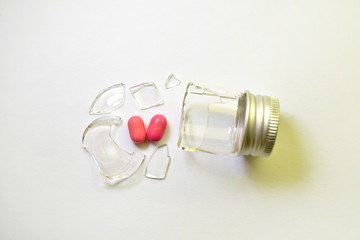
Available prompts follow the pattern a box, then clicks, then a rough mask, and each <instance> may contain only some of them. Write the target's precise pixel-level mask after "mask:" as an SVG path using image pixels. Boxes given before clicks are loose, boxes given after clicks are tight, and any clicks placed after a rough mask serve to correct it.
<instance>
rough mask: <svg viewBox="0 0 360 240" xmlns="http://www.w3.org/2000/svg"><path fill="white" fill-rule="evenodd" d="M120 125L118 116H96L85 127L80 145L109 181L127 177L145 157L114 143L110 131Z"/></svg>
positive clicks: (114, 181)
mask: <svg viewBox="0 0 360 240" xmlns="http://www.w3.org/2000/svg"><path fill="white" fill-rule="evenodd" d="M120 126H121V118H120V117H115V116H112V117H101V118H97V119H95V120H94V121H93V122H92V123H91V124H90V125H89V126H88V127H87V128H86V129H85V131H84V134H83V137H82V146H83V147H84V148H85V150H86V151H87V152H88V153H89V154H90V155H91V156H92V158H93V159H94V160H95V162H96V164H97V166H98V169H99V171H100V174H101V175H103V176H104V177H105V178H106V179H107V180H109V182H111V183H116V182H120V181H123V180H125V179H127V178H129V177H130V176H131V175H133V174H134V173H135V172H136V170H137V169H138V168H139V167H140V166H141V164H142V163H143V161H144V159H145V155H143V154H141V153H138V152H134V153H128V152H126V151H124V150H123V149H121V148H120V147H119V146H118V145H117V144H116V142H115V141H114V139H113V137H112V131H114V130H116V128H118V127H120Z"/></svg>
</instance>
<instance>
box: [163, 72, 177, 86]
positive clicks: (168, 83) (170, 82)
mask: <svg viewBox="0 0 360 240" xmlns="http://www.w3.org/2000/svg"><path fill="white" fill-rule="evenodd" d="M180 83H181V81H180V80H179V79H178V78H177V77H175V76H174V74H170V75H169V76H168V78H167V80H166V82H165V88H173V87H176V86H179V85H180Z"/></svg>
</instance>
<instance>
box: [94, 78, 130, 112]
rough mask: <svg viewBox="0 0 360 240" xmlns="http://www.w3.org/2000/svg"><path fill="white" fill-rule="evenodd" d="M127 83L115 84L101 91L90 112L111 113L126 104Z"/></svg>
mask: <svg viewBox="0 0 360 240" xmlns="http://www.w3.org/2000/svg"><path fill="white" fill-rule="evenodd" d="M124 102H125V85H124V84H123V83H120V84H116V85H113V86H111V87H108V88H105V89H103V90H101V91H100V93H99V94H98V95H97V96H96V98H95V100H94V101H93V102H92V104H91V106H90V108H89V113H90V114H105V113H111V112H113V111H115V110H116V109H118V108H120V107H121V106H122V105H124Z"/></svg>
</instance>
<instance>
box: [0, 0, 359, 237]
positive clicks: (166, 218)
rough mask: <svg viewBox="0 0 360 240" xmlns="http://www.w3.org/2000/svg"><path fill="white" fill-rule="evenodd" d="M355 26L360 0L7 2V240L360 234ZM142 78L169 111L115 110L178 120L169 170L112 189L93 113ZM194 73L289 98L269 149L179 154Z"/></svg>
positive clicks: (3, 222) (3, 5) (2, 168)
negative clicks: (91, 147) (97, 100)
mask: <svg viewBox="0 0 360 240" xmlns="http://www.w3.org/2000/svg"><path fill="white" fill-rule="evenodd" d="M359 24H360V2H359V1H358V0H354V1H310V0H309V1H297V2H294V1H110V0H105V1H80V0H75V1H74V0H71V1H70V0H67V1H54V0H52V1H49V0H46V1H45V0H43V1H37V0H35V1H21V0H18V1H17V0H2V1H0V109H1V110H2V113H1V117H0V124H1V127H0V146H1V147H0V213H1V214H0V239H38V240H39V239H302V240H303V239H326V240H328V239H359V238H360V229H359V223H360V205H359V203H360V190H359V189H360V188H359V185H360V174H359V169H360V161H359V154H358V148H359V135H360V128H359V120H360V119H359V116H360V113H359V109H360V104H359V101H358V93H359V87H360V67H359V64H360V44H359V43H360V27H359V26H360V25H359ZM170 73H174V74H175V76H177V77H178V78H179V79H181V80H182V84H181V85H180V87H177V88H174V89H169V90H165V89H164V85H163V84H164V82H165V80H166V78H167V76H168V75H169V74H170ZM145 81H154V82H155V83H157V84H158V87H159V89H160V91H161V94H162V96H163V98H164V100H165V102H166V103H165V105H163V106H162V107H159V108H153V109H149V110H146V111H140V110H139V109H138V108H137V107H136V105H135V104H134V102H133V100H132V99H131V98H130V97H129V96H127V99H126V103H125V106H124V108H122V109H121V110H119V111H118V112H117V113H118V114H119V115H121V116H123V117H124V119H125V120H127V119H128V118H129V117H130V116H131V115H133V114H137V115H141V116H143V117H144V120H145V121H146V122H147V123H148V122H149V121H150V118H151V116H152V115H153V114H155V113H163V114H164V115H166V116H167V117H168V120H169V123H170V129H169V132H168V135H167V142H168V144H169V147H170V152H171V155H172V162H171V166H170V169H169V173H168V178H167V179H166V180H165V181H155V180H151V179H146V178H145V177H144V176H143V174H144V169H142V170H141V172H140V173H139V175H138V176H136V177H135V178H133V179H131V180H130V181H129V182H126V183H124V184H121V185H118V186H116V187H109V186H107V185H106V184H104V183H103V182H102V181H101V178H100V176H99V175H98V172H97V169H96V167H95V164H94V162H93V160H92V159H91V158H90V156H89V155H88V154H87V153H86V152H85V151H84V150H83V149H82V147H81V136H82V132H83V130H84V129H85V127H86V126H87V125H88V124H89V123H90V122H91V121H92V120H93V119H95V117H93V116H90V115H88V107H89V105H90V104H91V102H92V100H93V98H94V97H95V96H96V94H97V93H98V92H99V91H100V90H101V89H103V88H105V87H108V86H111V85H113V84H115V83H119V82H124V83H125V84H127V87H130V86H132V85H135V84H138V83H142V82H145ZM189 81H194V82H196V83H198V84H203V85H210V86H220V87H223V88H230V89H238V90H239V91H242V90H246V89H249V90H250V91H252V92H254V93H263V94H269V95H274V96H277V97H279V98H280V101H281V114H282V115H281V127H280V135H279V136H278V137H279V138H278V142H277V144H276V148H275V151H274V153H273V155H272V157H271V158H269V159H248V160H245V159H244V158H242V157H240V158H238V157H236V156H231V157H217V156H211V155H207V154H191V153H186V152H182V151H181V150H178V149H177V148H176V144H175V142H176V139H177V126H178V123H179V116H180V107H181V101H182V93H183V90H184V88H185V85H186V83H187V82H189ZM127 94H128V91H127ZM126 134H127V133H126V129H125V131H124V135H121V136H119V138H121V139H120V140H121V141H122V142H123V144H124V146H125V145H127V146H128V147H129V148H135V147H134V146H133V145H132V144H130V143H129V142H128V141H129V139H128V136H127V135H126ZM152 150H153V145H151V144H149V145H148V146H143V147H142V152H144V153H146V154H147V155H148V157H149V153H151V152H152Z"/></svg>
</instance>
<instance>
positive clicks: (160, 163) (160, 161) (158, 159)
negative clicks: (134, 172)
mask: <svg viewBox="0 0 360 240" xmlns="http://www.w3.org/2000/svg"><path fill="white" fill-rule="evenodd" d="M169 165H170V155H169V148H168V145H167V144H165V145H162V146H160V147H158V148H156V149H155V150H154V152H153V153H152V155H151V157H150V159H149V163H148V165H147V168H146V174H145V176H146V177H148V178H152V179H160V180H162V179H165V178H166V174H167V171H168V169H169Z"/></svg>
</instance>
